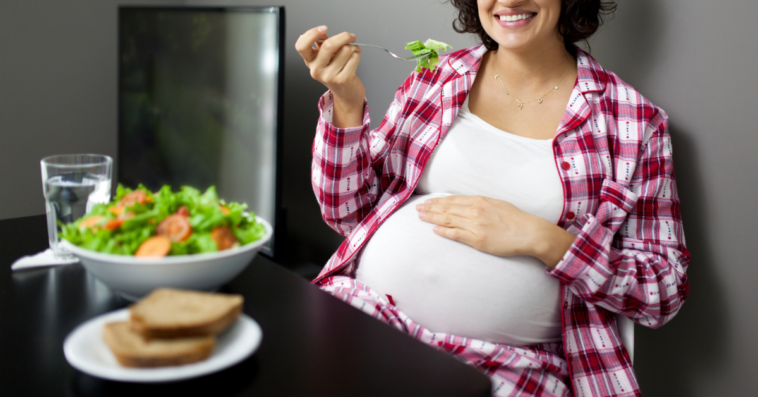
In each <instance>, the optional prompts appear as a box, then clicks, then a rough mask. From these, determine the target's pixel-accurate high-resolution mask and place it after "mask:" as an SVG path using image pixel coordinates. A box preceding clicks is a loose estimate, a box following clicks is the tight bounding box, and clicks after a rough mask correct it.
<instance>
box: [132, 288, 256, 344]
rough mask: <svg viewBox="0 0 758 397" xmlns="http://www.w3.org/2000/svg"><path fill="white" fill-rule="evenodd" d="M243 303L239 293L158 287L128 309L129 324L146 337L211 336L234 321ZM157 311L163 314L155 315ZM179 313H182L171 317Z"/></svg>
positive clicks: (240, 311)
mask: <svg viewBox="0 0 758 397" xmlns="http://www.w3.org/2000/svg"><path fill="white" fill-rule="evenodd" d="M177 302H179V303H177ZM243 302H244V299H243V298H242V296H241V295H230V294H218V293H205V292H197V291H183V290H175V289H169V288H161V289H158V290H155V291H153V293H151V294H150V295H149V296H147V297H145V298H144V299H143V300H141V301H140V302H138V303H136V304H134V305H132V306H131V307H130V308H129V312H130V324H131V327H132V330H133V331H134V332H137V333H139V334H140V335H142V336H143V337H144V338H147V339H151V338H186V337H195V336H212V335H216V334H219V333H221V332H222V331H224V330H225V329H226V328H227V327H229V325H231V324H232V323H234V321H235V320H236V319H237V317H239V315H240V313H242V305H243ZM161 311H164V312H166V313H167V315H166V316H158V315H156V313H160V312H161ZM179 312H181V313H182V314H184V316H177V317H174V316H172V313H179ZM171 318H174V320H171Z"/></svg>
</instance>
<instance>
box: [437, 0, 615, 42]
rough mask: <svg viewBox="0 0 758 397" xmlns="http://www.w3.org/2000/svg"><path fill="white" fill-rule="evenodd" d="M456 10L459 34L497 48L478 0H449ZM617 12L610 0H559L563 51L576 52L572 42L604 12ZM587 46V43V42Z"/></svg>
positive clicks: (586, 34) (591, 29)
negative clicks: (480, 18) (468, 35)
mask: <svg viewBox="0 0 758 397" xmlns="http://www.w3.org/2000/svg"><path fill="white" fill-rule="evenodd" d="M450 3H452V4H453V6H454V7H455V8H456V9H458V12H457V14H458V16H457V18H456V19H455V20H454V21H453V29H455V31H456V32H458V33H474V34H476V35H477V36H479V38H480V39H481V40H482V44H484V46H485V47H486V48H487V49H488V50H496V49H497V47H498V44H497V42H495V40H493V39H492V37H490V36H489V35H488V34H487V32H485V31H484V28H483V27H482V22H481V21H480V20H479V9H478V7H477V0H450ZM614 11H616V4H615V3H614V2H613V1H603V0H562V4H561V15H560V17H559V19H558V31H559V32H560V33H561V36H563V43H564V45H565V46H566V50H568V51H569V53H571V54H572V55H576V54H575V52H576V51H575V48H574V43H576V42H578V41H581V40H584V41H585V42H587V39H588V38H589V37H590V36H592V35H593V34H594V33H595V31H597V28H599V27H600V25H602V24H603V22H604V20H605V17H606V16H607V15H611V14H613V12H614ZM587 45H588V46H589V43H587Z"/></svg>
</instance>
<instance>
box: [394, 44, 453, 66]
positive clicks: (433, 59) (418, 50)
mask: <svg viewBox="0 0 758 397" xmlns="http://www.w3.org/2000/svg"><path fill="white" fill-rule="evenodd" d="M447 47H450V49H452V48H453V47H452V46H451V45H449V44H445V43H443V42H441V41H436V40H432V39H427V40H426V41H425V42H423V43H422V42H421V40H416V41H413V42H410V43H406V45H405V49H406V50H411V52H413V55H423V54H429V56H427V57H424V58H420V59H417V60H416V71H417V72H421V71H422V70H424V69H429V71H430V72H433V71H434V68H435V67H436V66H437V65H438V64H439V60H440V54H439V52H440V51H447Z"/></svg>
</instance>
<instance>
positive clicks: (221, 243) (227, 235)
mask: <svg viewBox="0 0 758 397" xmlns="http://www.w3.org/2000/svg"><path fill="white" fill-rule="evenodd" d="M211 239H213V241H215V242H216V247H218V250H219V251H223V250H226V249H229V248H232V247H233V246H234V244H237V243H238V241H237V237H235V236H234V233H232V231H231V229H229V227H228V226H216V227H215V228H214V229H213V230H212V231H211Z"/></svg>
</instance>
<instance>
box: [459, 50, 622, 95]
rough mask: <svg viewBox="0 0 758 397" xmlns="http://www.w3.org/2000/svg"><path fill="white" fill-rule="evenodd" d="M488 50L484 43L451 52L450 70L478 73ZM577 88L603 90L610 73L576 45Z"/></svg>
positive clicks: (589, 90) (585, 90) (592, 90)
mask: <svg viewBox="0 0 758 397" xmlns="http://www.w3.org/2000/svg"><path fill="white" fill-rule="evenodd" d="M486 52H487V48H486V47H484V44H479V45H476V46H473V47H469V48H466V49H463V50H460V51H457V52H454V53H452V54H450V55H449V56H448V57H447V65H448V66H449V67H450V71H451V72H454V73H457V74H458V75H461V76H462V75H464V74H466V73H468V72H469V71H471V72H473V73H476V72H477V70H479V65H480V64H481V61H482V56H484V53H486ZM576 66H577V72H578V73H577V79H576V80H577V88H578V89H579V91H581V92H582V93H587V92H595V91H603V90H605V83H606V80H607V78H608V77H607V76H608V73H607V72H606V71H605V69H604V68H603V67H602V66H601V65H600V64H599V63H598V62H597V61H596V60H595V58H593V57H592V55H590V54H588V53H587V52H586V51H584V50H582V49H581V48H579V47H576Z"/></svg>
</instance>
